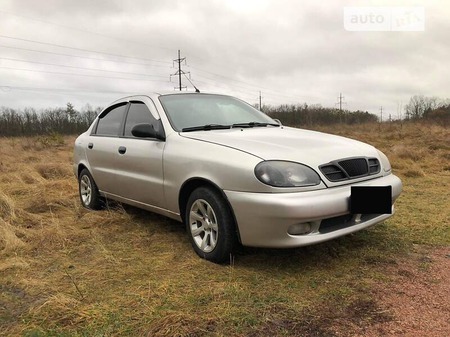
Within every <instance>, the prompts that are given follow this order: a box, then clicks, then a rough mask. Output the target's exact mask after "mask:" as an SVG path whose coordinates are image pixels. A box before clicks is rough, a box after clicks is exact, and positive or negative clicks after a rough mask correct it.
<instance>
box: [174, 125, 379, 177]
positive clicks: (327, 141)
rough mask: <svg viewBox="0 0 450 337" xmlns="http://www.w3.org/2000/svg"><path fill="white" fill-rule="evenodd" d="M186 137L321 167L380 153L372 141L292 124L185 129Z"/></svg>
mask: <svg viewBox="0 0 450 337" xmlns="http://www.w3.org/2000/svg"><path fill="white" fill-rule="evenodd" d="M181 136H182V137H186V138H190V139H196V140H199V141H205V142H209V143H213V144H217V145H222V146H227V147H231V148H234V149H236V150H240V151H244V152H247V153H249V154H252V155H254V156H257V157H259V158H261V159H263V160H287V161H294V162H298V163H302V164H305V165H308V166H310V167H314V168H317V167H318V166H319V165H322V164H326V163H329V162H330V161H333V160H336V159H342V158H349V157H358V156H361V157H377V158H378V153H377V151H376V149H375V148H374V147H373V146H371V145H368V144H365V143H362V142H359V141H356V140H353V139H349V138H344V137H340V136H335V135H330V134H326V133H321V132H316V131H309V130H303V129H296V128H290V127H255V128H233V129H226V130H211V131H195V132H184V133H181Z"/></svg>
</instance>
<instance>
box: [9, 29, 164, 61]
mask: <svg viewBox="0 0 450 337" xmlns="http://www.w3.org/2000/svg"><path fill="white" fill-rule="evenodd" d="M0 37H1V38H4V39H11V40H17V41H24V42H30V43H36V44H42V45H46V46H52V47H58V48H65V49H71V50H77V51H82V52H88V53H96V54H101V55H108V56H114V57H121V58H128V59H135V60H144V61H151V62H159V63H167V64H170V62H168V61H160V60H153V59H147V58H142V57H135V56H127V55H120V54H112V53H107V52H103V51H96V50H92V49H84V48H76V47H69V46H65V45H61V44H56V43H50V42H43V41H36V40H30V39H23V38H19V37H12V36H7V35H0Z"/></svg>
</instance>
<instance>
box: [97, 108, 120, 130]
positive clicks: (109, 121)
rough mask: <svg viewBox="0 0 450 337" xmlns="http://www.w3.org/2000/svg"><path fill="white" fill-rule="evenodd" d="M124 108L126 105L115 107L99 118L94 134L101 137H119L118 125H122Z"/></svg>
mask: <svg viewBox="0 0 450 337" xmlns="http://www.w3.org/2000/svg"><path fill="white" fill-rule="evenodd" d="M126 108H127V104H124V105H120V106H117V107H115V108H113V109H111V110H110V111H109V112H108V113H107V114H106V115H104V116H103V117H102V118H100V119H99V120H98V124H97V131H96V134H97V135H101V136H119V134H120V133H121V132H120V131H121V130H120V125H121V124H122V120H123V115H124V113H125V110H126Z"/></svg>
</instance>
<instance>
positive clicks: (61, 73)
mask: <svg viewBox="0 0 450 337" xmlns="http://www.w3.org/2000/svg"><path fill="white" fill-rule="evenodd" d="M0 69H7V70H17V71H28V72H34V73H46V74H56V75H71V76H81V77H96V78H109V79H117V80H131V81H147V82H164V83H168V82H167V81H162V80H151V79H146V78H129V77H115V76H100V75H88V74H78V73H63V72H57V71H47V70H35V69H24V68H15V67H3V66H0Z"/></svg>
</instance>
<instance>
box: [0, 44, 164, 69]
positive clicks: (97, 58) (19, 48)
mask: <svg viewBox="0 0 450 337" xmlns="http://www.w3.org/2000/svg"><path fill="white" fill-rule="evenodd" d="M0 48H8V49H16V50H25V51H31V52H35V53H43V54H50V55H58V56H66V57H76V58H83V59H88V60H97V61H103V62H105V61H106V62H114V63H125V64H133V65H142V66H149V67H159V68H167V66H163V65H159V64H150V63H138V62H128V61H117V60H106V59H104V58H100V57H90V56H80V55H73V54H65V53H56V52H51V51H44V50H37V49H29V48H21V47H12V46H2V45H0Z"/></svg>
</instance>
